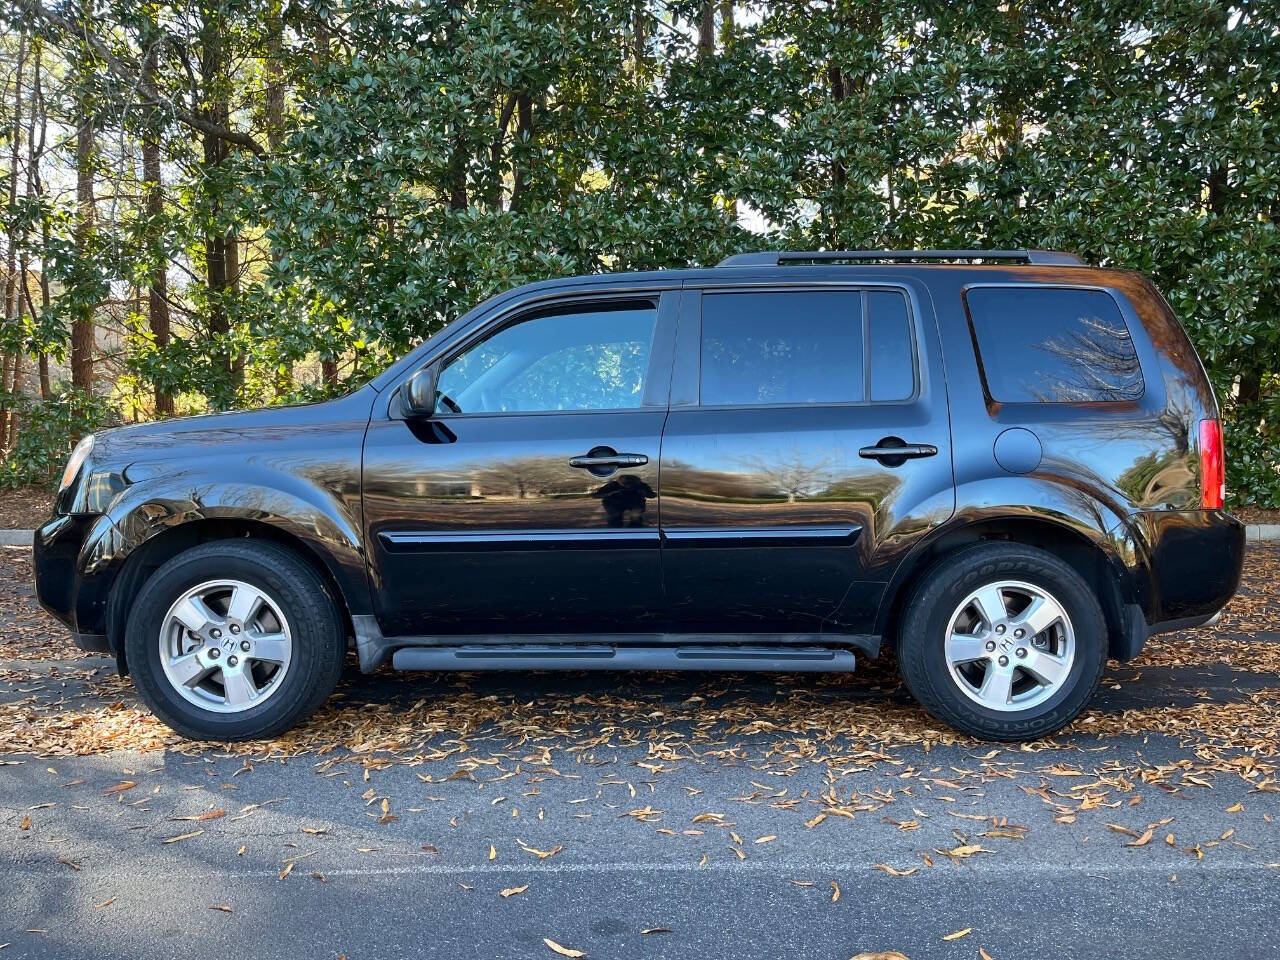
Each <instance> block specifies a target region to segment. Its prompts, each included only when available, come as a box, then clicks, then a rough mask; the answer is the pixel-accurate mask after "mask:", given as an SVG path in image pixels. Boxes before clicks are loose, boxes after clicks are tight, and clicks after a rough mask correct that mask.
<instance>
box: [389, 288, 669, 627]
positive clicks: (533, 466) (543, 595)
mask: <svg viewBox="0 0 1280 960" xmlns="http://www.w3.org/2000/svg"><path fill="white" fill-rule="evenodd" d="M676 296H678V295H676V294H670V295H664V294H654V295H651V296H649V295H645V296H637V295H634V294H628V295H627V296H626V297H624V298H617V297H614V298H610V299H601V298H600V297H598V296H596V297H587V298H585V299H582V298H579V299H575V300H572V301H567V302H566V301H560V302H556V303H554V304H552V305H549V306H541V307H539V308H537V309H536V310H533V311H532V312H526V313H522V314H519V315H517V316H515V317H514V318H512V319H510V320H507V321H505V322H503V323H502V324H501V326H500V327H499V328H498V329H496V330H489V331H487V332H486V333H485V334H484V335H482V336H481V337H480V338H479V339H478V340H473V341H471V342H470V343H468V344H466V345H465V346H463V347H461V348H460V349H459V350H457V351H455V352H454V354H453V355H452V356H448V357H445V358H444V361H443V368H442V372H441V374H440V378H439V381H438V385H437V390H438V396H437V403H436V407H437V413H436V415H435V416H434V417H433V418H431V420H430V421H421V420H414V419H404V418H397V417H396V416H394V415H393V416H392V417H390V418H387V419H385V420H377V421H375V422H373V423H371V424H370V427H369V433H368V436H367V438H366V441H365V460H364V512H365V527H366V536H367V542H368V543H369V544H370V550H371V557H370V571H371V576H372V578H373V581H374V584H373V585H374V595H375V597H376V604H377V612H378V617H379V621H380V623H381V625H382V629H383V632H384V633H386V634H387V635H389V636H396V635H406V634H424V633H432V634H434V633H556V632H573V631H578V630H594V631H610V630H644V629H645V628H646V627H649V628H650V629H652V624H653V623H655V622H657V621H659V620H660V619H661V616H662V594H661V589H662V588H661V573H660V565H659V533H658V519H657V492H658V453H659V442H660V436H661V432H662V422H663V419H664V417H665V416H666V402H667V391H668V386H669V377H670V367H671V349H672V347H671V344H672V340H673V338H674V308H675V299H674V298H675V297H676Z"/></svg>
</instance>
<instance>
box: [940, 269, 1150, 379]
mask: <svg viewBox="0 0 1280 960" xmlns="http://www.w3.org/2000/svg"><path fill="white" fill-rule="evenodd" d="M965 306H966V308H967V309H968V312H969V324H970V328H971V329H972V332H973V342H974V347H975V349H976V351H977V356H978V365H979V367H980V368H981V370H982V377H983V380H984V382H985V383H986V387H987V393H988V394H989V395H990V397H991V399H992V400H995V401H998V402H1000V403H1099V402H1104V403H1105V402H1118V401H1126V400H1137V399H1139V398H1140V397H1141V396H1142V394H1143V392H1144V390H1145V384H1144V383H1143V379H1142V367H1141V365H1140V364H1139V362H1138V354H1137V352H1136V351H1135V350H1134V347H1133V338H1132V336H1131V334H1130V332H1129V328H1128V326H1127V325H1126V324H1125V322H1124V317H1123V316H1122V315H1121V313H1120V308H1119V306H1118V305H1117V304H1116V301H1115V300H1114V299H1113V298H1112V297H1111V296H1110V294H1107V293H1105V292H1103V291H1101V290H1084V289H1075V288H1066V287H971V288H969V289H968V290H967V291H966V292H965Z"/></svg>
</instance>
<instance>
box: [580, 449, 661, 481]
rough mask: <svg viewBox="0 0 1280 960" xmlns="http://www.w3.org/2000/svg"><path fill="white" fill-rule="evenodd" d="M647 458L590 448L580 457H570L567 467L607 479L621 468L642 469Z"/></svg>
mask: <svg viewBox="0 0 1280 960" xmlns="http://www.w3.org/2000/svg"><path fill="white" fill-rule="evenodd" d="M648 462H649V458H648V457H647V456H645V455H644V454H643V453H618V452H617V451H615V450H614V449H613V448H612V447H592V448H591V449H590V450H588V451H587V452H586V453H585V454H583V455H582V456H580V457H570V458H569V466H571V467H577V468H578V469H579V470H586V471H588V472H590V473H591V474H593V475H595V476H597V477H607V476H609V474H611V473H614V472H615V471H617V470H619V469H621V468H623V467H643V466H644V465H645V464H646V463H648Z"/></svg>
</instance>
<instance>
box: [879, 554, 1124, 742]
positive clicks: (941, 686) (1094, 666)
mask: <svg viewBox="0 0 1280 960" xmlns="http://www.w3.org/2000/svg"><path fill="white" fill-rule="evenodd" d="M1106 649H1107V632H1106V621H1105V619H1104V617H1103V615H1102V608H1101V606H1100V605H1099V603H1098V599H1097V597H1096V596H1095V595H1094V593H1093V591H1092V590H1091V589H1090V587H1089V585H1088V584H1087V583H1086V582H1085V581H1084V580H1083V579H1082V578H1081V577H1080V575H1079V574H1078V573H1076V572H1075V570H1073V569H1072V568H1071V567H1069V566H1067V565H1066V564H1065V563H1063V562H1062V561H1061V560H1059V559H1058V558H1056V557H1054V556H1053V555H1052V554H1049V553H1046V552H1045V551H1043V550H1038V549H1036V548H1034V547H1026V546H1022V545H1019V544H1012V543H987V544H981V545H979V546H975V547H971V548H968V549H965V550H962V551H959V552H958V553H955V554H953V555H951V556H949V557H946V558H944V559H943V560H941V561H940V562H939V563H937V564H936V565H935V566H934V567H932V568H931V569H930V570H929V571H928V572H927V573H926V574H925V576H924V577H923V578H922V580H921V583H920V586H919V587H917V589H916V591H915V593H914V594H913V595H912V597H911V599H910V601H909V602H908V604H907V607H906V610H905V614H904V616H903V619H902V624H901V634H900V639H899V645H898V657H899V663H900V665H901V669H902V675H903V679H904V680H905V681H906V684H907V687H908V689H910V690H911V692H912V694H913V695H914V696H915V698H916V699H917V700H918V701H919V702H920V704H921V705H922V706H923V707H924V708H925V709H926V710H928V711H929V713H931V714H932V715H933V716H935V717H937V718H938V719H939V720H942V721H944V722H945V723H948V724H950V725H951V726H953V727H955V728H956V729H958V730H961V731H963V732H965V733H968V734H971V735H973V736H976V737H981V738H983V739H988V740H1023V739H1033V738H1035V737H1041V736H1046V735H1048V734H1050V733H1053V732H1054V731H1055V730H1059V729H1061V728H1062V727H1064V726H1066V725H1067V724H1068V723H1070V722H1071V721H1072V720H1073V719H1075V717H1076V716H1078V715H1079V713H1080V712H1081V711H1082V710H1083V709H1084V707H1085V705H1086V704H1087V703H1088V702H1089V700H1090V699H1091V698H1092V696H1093V694H1094V692H1095V691H1096V690H1097V688H1098V683H1099V682H1100V681H1101V679H1102V671H1103V669H1104V667H1105V666H1106Z"/></svg>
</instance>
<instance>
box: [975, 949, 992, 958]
mask: <svg viewBox="0 0 1280 960" xmlns="http://www.w3.org/2000/svg"><path fill="white" fill-rule="evenodd" d="M978 956H979V957H981V958H982V960H995V958H994V957H992V956H991V954H989V953H987V951H985V950H983V949H982V948H981V947H979V948H978Z"/></svg>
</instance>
